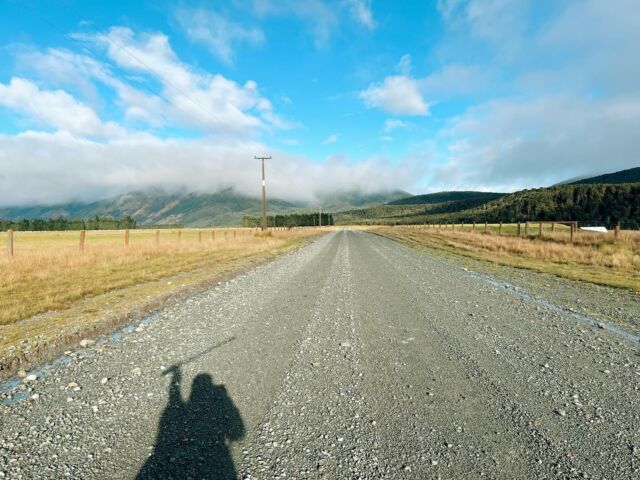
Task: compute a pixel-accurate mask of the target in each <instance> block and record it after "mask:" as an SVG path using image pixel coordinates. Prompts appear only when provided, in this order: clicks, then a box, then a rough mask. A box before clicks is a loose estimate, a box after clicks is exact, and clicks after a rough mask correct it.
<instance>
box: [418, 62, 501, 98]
mask: <svg viewBox="0 0 640 480" xmlns="http://www.w3.org/2000/svg"><path fill="white" fill-rule="evenodd" d="M489 77H490V72H489V69H488V68H484V69H483V68H481V67H479V66H477V65H460V64H447V65H444V66H443V67H442V68H441V69H440V70H438V71H436V72H433V73H431V74H430V75H427V76H426V77H424V78H420V79H418V84H419V86H420V90H421V91H422V92H424V93H425V94H427V95H432V96H435V97H438V98H441V99H442V98H448V97H454V96H462V95H466V94H469V93H474V92H477V91H479V90H482V89H484V88H486V86H487V85H488V83H489Z"/></svg>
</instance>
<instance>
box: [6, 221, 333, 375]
mask: <svg viewBox="0 0 640 480" xmlns="http://www.w3.org/2000/svg"><path fill="white" fill-rule="evenodd" d="M329 230H330V229H328V228H325V229H322V230H320V229H313V228H304V229H297V230H291V231H284V230H275V231H270V232H268V233H267V234H262V233H260V232H256V231H254V230H249V229H235V230H234V229H216V230H215V239H212V236H211V230H196V229H188V230H187V229H184V230H182V231H181V234H180V235H178V232H177V230H162V231H161V233H160V243H159V244H156V241H155V233H154V231H149V230H147V231H145V230H135V231H131V233H130V244H129V247H126V248H125V245H124V232H123V231H99V232H93V231H92V232H87V233H86V241H85V249H84V252H80V251H79V235H80V234H79V232H17V233H15V237H14V240H15V245H14V247H15V248H14V252H15V254H14V256H13V257H12V258H9V257H8V255H7V254H6V251H5V252H3V253H4V255H0V269H1V270H0V271H2V275H1V276H0V379H1V378H4V377H6V376H8V375H11V373H12V372H15V370H17V369H18V368H28V367H29V366H31V365H33V364H34V363H38V362H40V361H42V360H43V359H45V358H49V357H51V356H54V355H56V354H58V353H59V352H61V351H63V350H65V349H66V348H68V347H69V346H71V345H73V344H75V343H77V342H78V341H79V340H80V339H81V338H84V337H86V336H89V337H95V336H96V335H100V334H101V333H105V332H109V331H112V330H114V329H115V328H117V326H118V325H119V324H121V323H123V322H126V321H130V319H135V318H139V317H140V316H143V315H146V314H147V313H148V312H149V311H151V310H154V309H156V308H159V307H161V306H162V305H164V304H165V302H167V301H173V300H179V299H180V298H183V297H184V296H185V295H189V294H190V293H191V292H195V291H198V290H199V289H201V288H206V286H207V285H210V284H212V283H213V282H215V281H218V280H219V279H221V278H224V277H225V276H227V275H230V274H234V273H235V272H238V271H241V270H243V269H246V268H248V267H251V266H252V265H256V264H257V263H261V262H264V261H266V260H269V259H271V258H273V257H274V256H276V255H278V254H281V253H284V252H286V251H289V250H292V249H294V248H296V247H297V246H299V245H301V244H302V243H303V242H305V241H306V240H307V239H311V238H314V237H316V236H317V235H319V234H321V233H324V232H327V231H329ZM1 237H5V238H1ZM5 239H6V234H3V235H0V240H2V241H5ZM2 246H4V244H3V245H2Z"/></svg>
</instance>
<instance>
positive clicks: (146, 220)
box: [0, 189, 411, 227]
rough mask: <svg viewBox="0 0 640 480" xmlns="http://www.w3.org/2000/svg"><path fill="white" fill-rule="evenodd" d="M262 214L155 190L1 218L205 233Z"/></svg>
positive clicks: (337, 206) (331, 205) (352, 198)
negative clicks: (104, 220) (120, 222)
mask: <svg viewBox="0 0 640 480" xmlns="http://www.w3.org/2000/svg"><path fill="white" fill-rule="evenodd" d="M410 195H411V194H409V193H407V192H404V191H401V190H397V191H393V192H382V193H375V194H365V193H361V192H355V191H352V192H344V193H340V194H335V195H331V196H327V197H325V198H322V199H320V200H319V201H318V202H317V203H314V204H308V203H304V202H289V201H285V200H280V199H277V198H268V201H267V207H268V210H269V213H270V214H283V213H296V212H309V211H311V210H313V211H315V210H317V209H318V204H319V206H321V207H322V210H323V211H325V212H329V211H336V210H344V209H350V208H362V207H367V206H370V205H376V204H379V203H385V202H389V201H393V200H396V199H398V198H404V197H408V196H410ZM261 212H262V201H261V199H259V198H253V197H249V196H246V195H241V194H239V193H236V192H234V191H233V190H232V189H227V190H222V191H220V192H217V193H212V194H209V193H193V192H191V193H166V192H163V191H161V190H150V191H144V192H133V193H127V194H124V195H119V196H117V197H113V198H108V199H105V200H99V201H95V202H70V203H65V204H59V205H35V206H25V207H9V208H0V218H2V219H6V220H20V219H22V218H27V219H35V218H44V219H46V218H57V217H63V218H67V219H71V220H74V219H87V218H93V217H95V216H96V215H97V216H100V217H113V218H122V217H125V216H130V217H132V218H134V219H135V220H136V221H137V222H138V224H140V225H184V226H187V227H205V226H212V225H216V226H237V225H241V223H242V217H243V216H244V215H259V214H261Z"/></svg>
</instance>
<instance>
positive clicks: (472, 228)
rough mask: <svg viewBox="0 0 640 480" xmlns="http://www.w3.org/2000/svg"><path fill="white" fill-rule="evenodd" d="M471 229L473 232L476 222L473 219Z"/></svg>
mask: <svg viewBox="0 0 640 480" xmlns="http://www.w3.org/2000/svg"><path fill="white" fill-rule="evenodd" d="M471 230H472V231H474V232H475V231H476V222H475V221H474V222H473V227H471Z"/></svg>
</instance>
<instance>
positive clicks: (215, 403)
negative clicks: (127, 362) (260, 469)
mask: <svg viewBox="0 0 640 480" xmlns="http://www.w3.org/2000/svg"><path fill="white" fill-rule="evenodd" d="M167 373H170V374H171V376H172V377H171V384H170V386H169V400H168V402H167V406H166V407H165V409H164V412H163V413H162V417H161V418H160V422H159V425H158V436H157V438H156V444H155V447H154V451H153V454H152V455H151V456H150V457H149V459H148V460H147V461H146V462H145V464H144V465H143V466H142V468H141V469H140V471H139V472H138V475H137V476H136V479H138V480H150V479H194V480H203V479H212V480H213V479H215V480H218V479H219V480H227V479H229V480H231V479H236V478H237V476H236V469H235V466H234V464H233V459H232V458H231V453H230V451H229V443H230V442H231V441H234V440H240V439H241V438H242V437H243V436H244V424H243V422H242V417H241V416H240V412H239V411H238V409H237V408H236V406H235V405H234V403H233V401H232V400H231V398H230V397H229V395H228V394H227V390H226V388H225V387H224V385H215V384H214V383H213V378H212V377H211V375H209V374H204V373H201V374H199V375H197V376H196V377H195V378H194V379H193V383H192V385H191V395H190V396H189V400H188V401H186V402H185V401H184V400H183V399H182V394H181V392H180V382H181V381H182V371H181V369H180V366H179V365H174V366H173V367H171V368H170V369H169V370H168V371H167Z"/></svg>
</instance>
